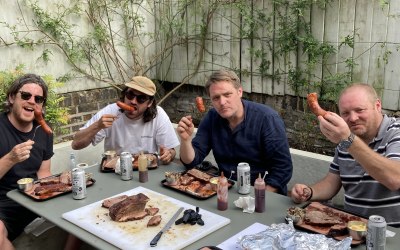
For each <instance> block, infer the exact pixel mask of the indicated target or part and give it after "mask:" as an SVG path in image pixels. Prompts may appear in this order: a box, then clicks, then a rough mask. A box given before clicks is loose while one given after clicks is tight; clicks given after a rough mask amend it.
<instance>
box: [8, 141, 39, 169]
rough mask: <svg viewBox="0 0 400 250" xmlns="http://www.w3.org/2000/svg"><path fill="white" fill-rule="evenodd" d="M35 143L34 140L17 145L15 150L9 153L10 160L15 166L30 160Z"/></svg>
mask: <svg viewBox="0 0 400 250" xmlns="http://www.w3.org/2000/svg"><path fill="white" fill-rule="evenodd" d="M34 143H35V142H34V141H32V140H28V141H26V142H23V143H21V144H17V145H15V146H14V148H13V149H12V150H11V151H10V152H9V153H8V158H9V160H10V161H11V162H13V163H14V165H15V164H17V163H19V162H22V161H25V160H26V159H28V158H29V156H30V154H31V149H32V147H33V144H34Z"/></svg>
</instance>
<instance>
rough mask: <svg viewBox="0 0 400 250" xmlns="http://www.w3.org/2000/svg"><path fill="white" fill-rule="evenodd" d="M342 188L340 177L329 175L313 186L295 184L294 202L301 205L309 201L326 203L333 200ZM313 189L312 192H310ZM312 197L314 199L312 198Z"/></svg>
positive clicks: (293, 190)
mask: <svg viewBox="0 0 400 250" xmlns="http://www.w3.org/2000/svg"><path fill="white" fill-rule="evenodd" d="M341 187H342V183H341V180H340V176H339V175H336V174H333V173H328V174H327V175H326V176H325V177H324V178H323V179H322V180H320V181H319V182H317V183H316V184H314V185H312V186H310V187H309V186H307V185H305V184H295V185H294V186H293V188H292V194H291V195H292V200H293V201H294V202H296V203H301V202H305V201H307V200H309V198H311V200H314V201H315V200H319V201H325V200H329V199H332V198H333V197H334V196H335V195H336V194H337V193H338V192H339V190H340V188H341ZM310 188H311V189H312V191H311V190H310ZM311 195H312V197H310V196H311Z"/></svg>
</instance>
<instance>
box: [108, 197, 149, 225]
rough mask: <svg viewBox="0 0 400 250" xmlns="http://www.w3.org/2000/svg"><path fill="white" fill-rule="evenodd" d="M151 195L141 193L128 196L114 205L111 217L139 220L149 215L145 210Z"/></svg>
mask: <svg viewBox="0 0 400 250" xmlns="http://www.w3.org/2000/svg"><path fill="white" fill-rule="evenodd" d="M148 201H149V197H147V196H146V195H144V194H142V193H139V194H137V195H132V196H128V198H126V199H124V200H122V201H120V202H117V203H115V204H114V205H112V206H111V207H110V208H109V210H110V217H111V219H112V220H113V221H119V222H122V221H129V220H138V219H141V218H144V217H145V216H147V212H146V211H145V210H144V208H145V206H146V203H147V202H148Z"/></svg>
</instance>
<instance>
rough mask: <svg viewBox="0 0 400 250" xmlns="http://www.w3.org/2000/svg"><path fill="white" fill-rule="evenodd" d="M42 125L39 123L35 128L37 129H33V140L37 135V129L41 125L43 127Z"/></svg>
mask: <svg viewBox="0 0 400 250" xmlns="http://www.w3.org/2000/svg"><path fill="white" fill-rule="evenodd" d="M41 126H42V125H37V126H36V128H35V131H33V136H32V139H31V140H32V141H33V139H35V135H36V130H37V129H38V128H39V127H41Z"/></svg>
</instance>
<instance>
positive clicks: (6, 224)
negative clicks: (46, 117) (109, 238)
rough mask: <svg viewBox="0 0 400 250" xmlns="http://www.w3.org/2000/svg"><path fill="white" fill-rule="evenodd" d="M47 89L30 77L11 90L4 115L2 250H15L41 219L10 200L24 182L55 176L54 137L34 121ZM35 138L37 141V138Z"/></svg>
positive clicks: (37, 78) (0, 209)
mask: <svg viewBox="0 0 400 250" xmlns="http://www.w3.org/2000/svg"><path fill="white" fill-rule="evenodd" d="M46 97H47V86H46V84H45V82H44V81H43V79H42V78H41V77H40V76H37V75H34V74H26V75H23V76H21V77H20V78H18V79H16V80H15V81H14V82H13V84H12V85H11V86H10V88H9V89H8V90H7V94H6V101H5V103H4V109H3V110H4V112H3V113H2V114H0V134H1V135H2V141H1V144H0V249H14V247H13V246H12V243H11V242H12V241H13V240H14V239H15V238H16V237H17V236H18V235H19V234H21V233H22V231H23V230H24V228H25V226H26V225H28V224H29V223H30V222H31V221H33V220H34V219H35V218H36V217H37V215H36V214H34V213H32V212H31V211H29V210H28V209H26V208H24V207H23V206H21V205H19V204H18V203H16V202H14V201H13V200H11V199H9V198H8V197H7V196H6V193H7V192H8V191H10V190H12V189H16V188H18V185H17V181H18V180H19V179H21V178H27V177H30V178H33V179H38V178H43V177H47V176H49V175H51V172H50V161H51V157H52V156H53V154H54V153H53V136H52V135H49V134H47V133H45V132H44V130H43V129H40V127H38V128H37V126H38V123H37V122H36V120H35V119H34V110H35V108H39V109H43V108H44V106H45V105H46ZM33 137H34V138H33Z"/></svg>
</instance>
